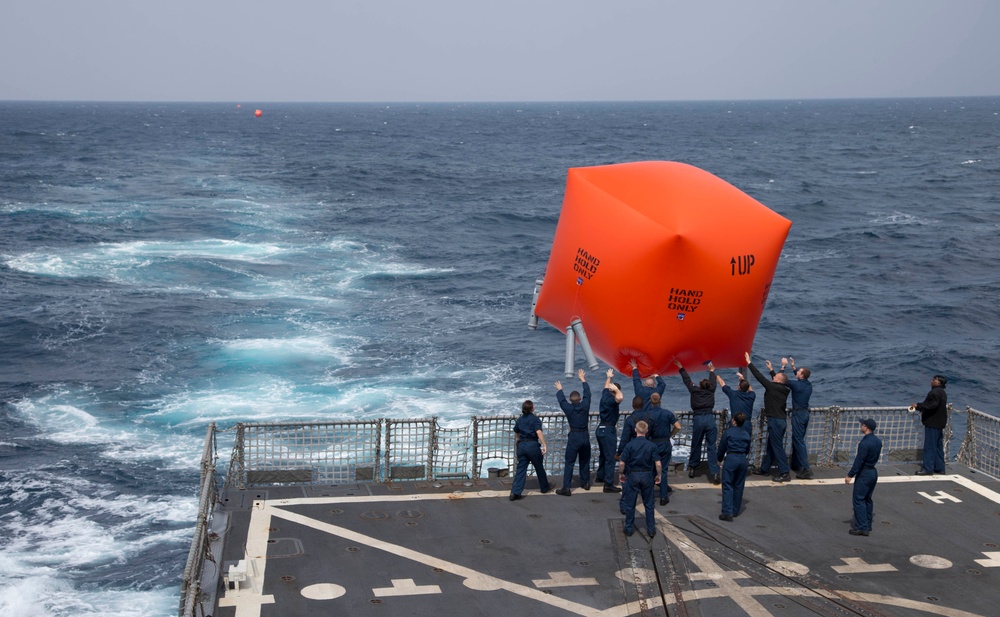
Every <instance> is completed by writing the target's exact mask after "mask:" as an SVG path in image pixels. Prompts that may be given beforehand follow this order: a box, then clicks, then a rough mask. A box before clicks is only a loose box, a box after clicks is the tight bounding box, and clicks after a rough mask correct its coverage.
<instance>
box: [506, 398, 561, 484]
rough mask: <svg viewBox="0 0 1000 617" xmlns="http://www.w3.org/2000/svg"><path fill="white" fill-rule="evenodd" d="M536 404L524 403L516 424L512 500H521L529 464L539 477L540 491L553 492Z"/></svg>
mask: <svg viewBox="0 0 1000 617" xmlns="http://www.w3.org/2000/svg"><path fill="white" fill-rule="evenodd" d="M534 411H535V404H534V403H532V402H531V401H524V403H522V404H521V417H520V418H518V419H517V422H515V423H514V439H515V440H516V441H515V443H516V444H517V470H516V471H515V472H514V485H513V486H511V487H510V500H511V501H517V500H518V499H521V492H522V491H524V481H525V479H526V478H527V476H528V463H531V464H532V466H533V467H534V468H535V475H537V476H538V490H540V491H541V492H543V493H548V492H549V490H551V487H550V486H549V479H548V477H547V476H546V475H545V465H544V463H543V462H542V460H543V459H542V457H543V456H544V455H545V450H546V447H545V436H544V435H543V434H542V421H541V420H539V419H538V416H536V415H535V414H534V413H533V412H534Z"/></svg>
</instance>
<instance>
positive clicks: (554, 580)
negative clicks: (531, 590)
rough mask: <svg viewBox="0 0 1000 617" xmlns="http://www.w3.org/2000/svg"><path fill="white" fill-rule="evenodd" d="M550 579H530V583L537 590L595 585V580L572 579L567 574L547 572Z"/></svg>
mask: <svg viewBox="0 0 1000 617" xmlns="http://www.w3.org/2000/svg"><path fill="white" fill-rule="evenodd" d="M549 577H550V578H536V579H532V581H531V582H532V583H534V584H535V587H538V588H539V589H547V588H549V587H577V586H583V585H597V584H598V582H597V579H596V578H573V577H572V576H570V573H569V572H549Z"/></svg>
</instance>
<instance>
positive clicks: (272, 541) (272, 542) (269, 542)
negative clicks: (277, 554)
mask: <svg viewBox="0 0 1000 617" xmlns="http://www.w3.org/2000/svg"><path fill="white" fill-rule="evenodd" d="M275 542H277V540H268V541H267V543H268V544H274V543H275Z"/></svg>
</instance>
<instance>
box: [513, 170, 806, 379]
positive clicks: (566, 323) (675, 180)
mask: <svg viewBox="0 0 1000 617" xmlns="http://www.w3.org/2000/svg"><path fill="white" fill-rule="evenodd" d="M791 225H792V223H791V221H789V220H788V219H786V218H784V217H782V216H781V215H779V214H777V213H775V212H773V211H772V210H770V209H769V208H767V207H766V206H764V205H763V204H761V203H760V202H758V201H757V200H755V199H753V198H752V197H750V196H749V195H747V194H746V193H744V192H743V191H741V190H739V189H737V188H736V187H734V186H733V185H731V184H729V183H728V182H726V181H725V180H722V179H721V178H718V177H716V176H714V175H712V174H710V173H708V172H706V171H704V170H701V169H698V168H697V167H693V166H691V165H686V164H683V163H675V162H666V161H647V162H639V163H624V164H619V165H602V166H599V167H581V168H574V169H570V170H569V173H568V177H567V181H566V194H565V198H564V200H563V207H562V213H561V214H560V216H559V224H558V226H557V227H556V234H555V238H554V240H553V242H552V253H551V255H550V256H549V262H548V266H547V267H546V271H545V277H544V279H541V280H539V281H536V290H535V292H536V293H535V298H534V300H533V306H532V316H531V320H530V321H529V326H531V327H535V326H536V325H537V319H538V318H541V319H544V320H545V321H547V322H548V323H550V324H552V325H553V326H555V327H556V328H558V329H560V330H561V331H565V332H567V336H568V337H569V338H568V339H567V372H568V373H572V370H573V369H572V355H571V351H570V350H571V349H572V348H573V345H574V339H577V340H579V341H580V344H581V346H583V347H584V351H585V352H589V351H590V349H592V350H593V353H592V354H590V353H588V362H589V363H590V364H591V365H592V366H593V367H594V368H596V360H594V356H595V355H596V356H597V357H599V358H600V359H602V360H604V361H605V362H607V363H608V364H609V365H611V366H613V367H615V368H616V369H618V370H619V371H621V372H623V373H629V372H630V371H631V368H630V363H631V361H632V360H633V359H635V360H636V362H637V363H638V366H639V371H640V373H642V374H643V375H648V374H652V373H658V374H668V373H675V372H677V367H676V366H675V365H674V361H675V360H678V361H680V362H681V363H682V364H684V366H685V368H688V369H689V370H696V369H697V368H700V367H701V365H702V364H703V363H706V362H708V361H712V362H714V363H715V365H716V366H720V367H723V366H731V367H736V366H742V365H743V364H744V358H743V354H744V352H746V351H748V350H750V349H751V347H752V344H753V339H754V335H755V334H756V331H757V325H758V324H759V322H760V316H761V314H762V313H763V311H764V305H765V303H766V301H767V296H768V291H769V290H770V287H771V281H772V279H773V278H774V271H775V268H776V267H777V265H778V258H779V257H780V255H781V249H782V246H783V245H784V242H785V238H786V237H787V236H788V231H789V229H790V228H791ZM574 323H575V324H576V327H575V328H574V327H573V325H574ZM588 345H589V349H588Z"/></svg>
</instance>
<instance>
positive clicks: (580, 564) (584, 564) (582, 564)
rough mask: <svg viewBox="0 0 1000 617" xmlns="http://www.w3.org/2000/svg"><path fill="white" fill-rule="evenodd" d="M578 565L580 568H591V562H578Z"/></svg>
mask: <svg viewBox="0 0 1000 617" xmlns="http://www.w3.org/2000/svg"><path fill="white" fill-rule="evenodd" d="M576 565H578V566H589V565H590V562H589V561H578V562H576Z"/></svg>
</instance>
